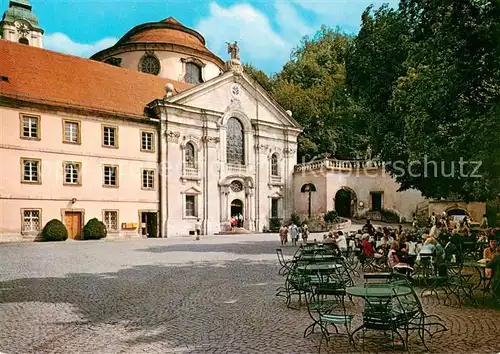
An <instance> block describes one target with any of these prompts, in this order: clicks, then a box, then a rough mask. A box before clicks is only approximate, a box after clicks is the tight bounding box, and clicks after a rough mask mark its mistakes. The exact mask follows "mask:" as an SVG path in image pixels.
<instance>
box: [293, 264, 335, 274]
mask: <svg viewBox="0 0 500 354" xmlns="http://www.w3.org/2000/svg"><path fill="white" fill-rule="evenodd" d="M337 268H342V264H339V263H313V264H306V265H300V266H298V267H297V270H298V271H299V272H303V273H318V272H319V273H322V272H329V271H332V270H335V269H337Z"/></svg>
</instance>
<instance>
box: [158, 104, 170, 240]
mask: <svg viewBox="0 0 500 354" xmlns="http://www.w3.org/2000/svg"><path fill="white" fill-rule="evenodd" d="M158 142H159V146H160V149H159V153H160V159H159V161H160V171H159V176H160V178H159V180H160V237H163V238H165V237H167V235H168V233H167V232H168V230H167V228H168V226H167V225H168V188H167V185H168V144H167V113H166V112H161V113H160V136H159V137H158Z"/></svg>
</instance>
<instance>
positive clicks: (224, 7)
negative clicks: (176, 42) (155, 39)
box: [0, 0, 398, 74]
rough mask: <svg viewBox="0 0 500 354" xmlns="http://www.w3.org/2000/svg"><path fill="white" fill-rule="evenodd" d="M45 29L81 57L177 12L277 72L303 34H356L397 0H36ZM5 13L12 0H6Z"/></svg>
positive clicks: (219, 45) (223, 52) (221, 48)
mask: <svg viewBox="0 0 500 354" xmlns="http://www.w3.org/2000/svg"><path fill="white" fill-rule="evenodd" d="M30 2H31V4H32V5H33V11H34V13H35V15H36V16H37V17H38V19H39V21H40V26H41V27H42V28H43V29H44V31H45V35H44V47H45V48H47V49H51V50H56V51H60V52H65V53H69V54H74V55H78V56H83V57H89V56H91V55H92V54H94V53H96V52H98V51H99V50H101V49H104V48H107V47H110V46H112V45H113V44H114V43H116V41H117V40H118V39H120V38H121V37H122V36H123V35H124V34H125V33H127V31H129V30H130V29H132V28H133V27H134V26H136V25H139V24H141V23H145V22H155V21H160V20H162V19H164V18H167V17H170V16H173V17H174V18H176V19H177V20H178V21H180V22H181V23H182V24H184V25H185V26H187V27H190V28H193V29H195V30H197V31H198V32H200V33H201V34H202V35H203V36H204V37H205V39H206V42H207V47H208V48H209V49H210V50H211V51H212V52H214V53H215V54H217V55H218V56H220V57H221V58H223V59H224V60H226V59H228V54H227V49H226V44H225V42H233V41H238V44H239V47H240V56H241V60H242V61H243V62H245V63H250V64H253V65H254V66H255V67H257V68H259V69H261V70H264V71H265V72H266V73H268V74H272V73H274V72H277V71H279V70H280V69H281V67H282V66H283V64H284V63H285V62H286V61H287V60H288V59H289V58H290V52H291V50H292V49H293V48H295V47H296V46H297V45H298V44H299V43H300V40H301V38H302V37H303V36H305V35H313V34H314V33H315V32H316V31H317V30H318V29H320V27H321V25H327V26H329V27H332V28H336V27H339V28H341V29H342V30H343V31H344V32H346V33H357V31H358V30H359V25H360V19H361V14H362V12H363V11H364V9H366V7H367V6H369V5H370V4H373V5H374V6H375V7H378V6H381V5H382V4H383V3H388V4H389V5H390V6H397V3H398V1H397V0H385V1H383V0H382V1H379V0H371V1H370V0H368V1H367V0H245V1H241V0H213V1H211V0H30ZM0 5H1V6H0V9H1V12H3V11H5V10H6V9H7V7H8V5H9V0H0Z"/></svg>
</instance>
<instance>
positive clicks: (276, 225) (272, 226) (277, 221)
mask: <svg viewBox="0 0 500 354" xmlns="http://www.w3.org/2000/svg"><path fill="white" fill-rule="evenodd" d="M282 220H283V219H281V218H270V219H269V231H271V232H278V231H279V229H280V227H281V222H282Z"/></svg>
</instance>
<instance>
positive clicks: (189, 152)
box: [184, 143, 196, 168]
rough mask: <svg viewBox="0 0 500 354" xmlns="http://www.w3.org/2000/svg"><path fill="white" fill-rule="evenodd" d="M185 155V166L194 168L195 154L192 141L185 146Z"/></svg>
mask: <svg viewBox="0 0 500 354" xmlns="http://www.w3.org/2000/svg"><path fill="white" fill-rule="evenodd" d="M185 151H186V152H185V157H184V160H185V162H186V167H187V168H196V154H195V149H194V145H193V144H192V143H187V144H186V148H185Z"/></svg>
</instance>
